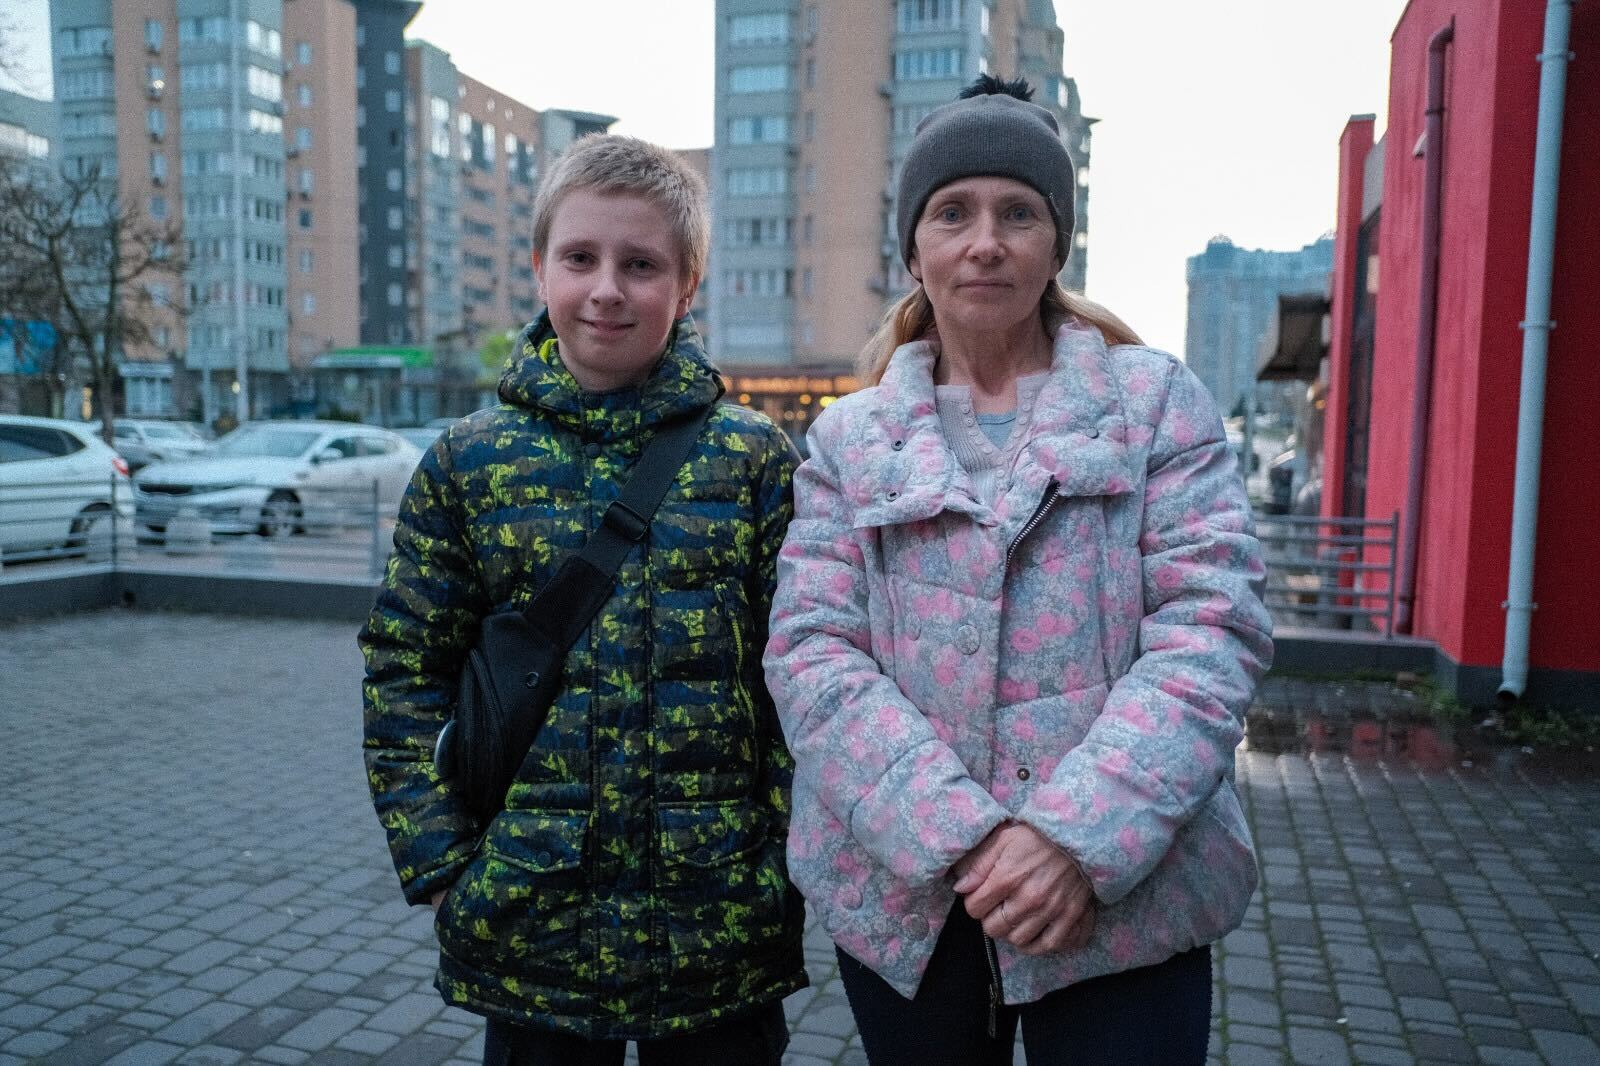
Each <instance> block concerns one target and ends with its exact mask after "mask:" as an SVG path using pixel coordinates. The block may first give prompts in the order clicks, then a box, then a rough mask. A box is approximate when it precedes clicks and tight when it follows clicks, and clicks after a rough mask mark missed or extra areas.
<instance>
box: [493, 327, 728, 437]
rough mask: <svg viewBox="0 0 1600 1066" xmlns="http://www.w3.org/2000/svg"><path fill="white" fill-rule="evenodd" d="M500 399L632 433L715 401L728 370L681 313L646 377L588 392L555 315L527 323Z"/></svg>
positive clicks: (591, 429)
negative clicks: (721, 369)
mask: <svg viewBox="0 0 1600 1066" xmlns="http://www.w3.org/2000/svg"><path fill="white" fill-rule="evenodd" d="M499 391H500V399H501V400H503V401H505V402H506V403H509V404H515V405H516V406H518V407H526V408H530V409H533V410H538V411H541V412H544V413H545V414H546V415H548V416H549V417H550V418H552V419H553V420H554V421H555V422H556V423H557V424H558V425H562V426H565V427H566V428H568V429H571V430H574V431H576V432H578V433H580V434H582V435H583V436H584V437H587V438H592V439H600V440H605V439H611V438H615V437H625V436H631V435H632V434H634V433H635V432H637V431H638V430H640V429H648V428H650V427H652V426H655V425H657V424H659V423H661V422H665V421H670V420H672V419H674V418H676V417H678V416H680V415H685V414H688V413H689V412H691V411H695V410H698V409H700V408H702V407H704V406H706V405H707V404H710V403H714V402H715V401H716V400H717V399H718V398H719V397H720V396H721V395H722V393H723V391H724V388H723V384H722V379H721V377H719V376H718V374H717V371H716V368H715V367H713V366H712V365H711V361H710V359H709V358H708V357H707V356H706V351H705V344H704V343H703V342H702V341H701V339H700V331H699V330H697V329H696V328H695V325H694V319H693V318H692V317H690V316H688V315H685V316H684V317H683V318H681V319H679V320H678V321H677V322H676V323H675V324H674V325H673V327H672V334H671V335H670V336H669V337H668V338H667V346H666V348H665V350H664V351H663V352H662V355H661V358H660V359H659V360H657V362H656V365H655V367H654V368H653V369H651V371H650V376H649V377H648V378H646V379H645V380H644V382H643V383H641V384H639V385H636V386H630V387H628V388H623V389H614V390H612V391H610V392H586V391H584V389H583V388H582V387H581V386H580V385H579V384H578V381H577V379H576V378H574V377H573V376H572V372H571V371H569V370H568V369H567V368H566V366H565V364H563V363H562V362H561V356H560V354H559V353H558V352H557V342H556V333H555V328H554V327H553V326H552V325H551V324H550V314H549V312H548V311H542V312H540V314H539V317H538V318H537V319H535V320H534V321H533V322H531V323H530V324H529V325H527V326H526V327H524V329H523V331H522V333H521V335H520V336H519V337H518V338H517V343H516V348H515V354H514V355H513V356H512V360H511V363H510V365H509V366H507V367H506V370H505V373H504V374H502V375H501V377H500V390H499Z"/></svg>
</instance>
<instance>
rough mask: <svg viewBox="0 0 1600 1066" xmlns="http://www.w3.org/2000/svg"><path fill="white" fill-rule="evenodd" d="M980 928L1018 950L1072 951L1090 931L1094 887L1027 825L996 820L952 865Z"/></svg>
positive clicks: (957, 886)
mask: <svg viewBox="0 0 1600 1066" xmlns="http://www.w3.org/2000/svg"><path fill="white" fill-rule="evenodd" d="M952 873H954V874H955V877H956V882H955V890H956V891H957V892H959V893H961V894H962V895H963V896H965V897H966V908H967V913H968V914H970V915H972V917H973V918H974V919H976V920H977V921H979V922H981V923H982V924H983V931H984V933H986V934H987V935H988V936H991V937H993V938H994V939H996V940H1004V941H1006V942H1007V943H1009V944H1010V945H1012V946H1013V947H1015V948H1016V949H1017V950H1018V951H1020V952H1022V953H1023V954H1024V955H1049V954H1054V953H1056V952H1062V951H1077V950H1079V949H1081V948H1082V947H1083V946H1084V945H1085V944H1087V943H1088V942H1089V937H1090V935H1091V934H1092V933H1093V932H1094V921H1095V918H1094V914H1095V911H1094V892H1093V890H1092V888H1091V887H1090V885H1089V881H1088V879H1087V878H1086V877H1084V875H1083V872H1082V871H1081V870H1079V869H1078V864H1077V863H1075V862H1073V861H1072V858H1071V857H1070V856H1069V855H1067V853H1066V852H1064V851H1062V850H1061V849H1060V848H1058V847H1056V846H1055V845H1054V844H1052V843H1051V842H1050V841H1049V840H1048V839H1047V838H1045V837H1044V836H1043V835H1041V834H1040V833H1039V832H1038V831H1037V830H1035V829H1034V828H1032V827H1031V826H1027V825H1023V824H1021V823H1020V822H1007V823H1005V824H1004V825H1001V826H998V827H996V828H995V829H994V831H993V832H991V833H990V834H989V835H988V836H987V837H985V838H984V840H983V843H981V844H979V845H978V846H977V847H976V848H973V849H972V851H970V852H968V853H967V854H966V855H965V856H964V857H963V858H962V859H961V860H960V861H959V862H957V863H956V864H955V866H954V867H953V868H952Z"/></svg>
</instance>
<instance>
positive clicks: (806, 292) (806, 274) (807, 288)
mask: <svg viewBox="0 0 1600 1066" xmlns="http://www.w3.org/2000/svg"><path fill="white" fill-rule="evenodd" d="M811 284H812V274H811V268H810V267H806V268H805V269H804V270H802V271H801V272H800V293H801V295H803V296H805V297H806V299H810V298H811Z"/></svg>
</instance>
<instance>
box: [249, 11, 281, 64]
mask: <svg viewBox="0 0 1600 1066" xmlns="http://www.w3.org/2000/svg"><path fill="white" fill-rule="evenodd" d="M244 43H245V44H246V45H248V46H249V47H250V48H252V49H254V50H255V51H257V52H260V53H262V54H263V55H269V56H271V57H272V58H274V59H277V58H279V57H280V56H282V55H283V35H282V34H281V33H279V32H278V31H277V30H274V29H271V28H269V27H267V26H263V25H262V24H261V23H259V22H257V21H256V20H255V19H250V20H249V21H247V22H246V23H245V24H244Z"/></svg>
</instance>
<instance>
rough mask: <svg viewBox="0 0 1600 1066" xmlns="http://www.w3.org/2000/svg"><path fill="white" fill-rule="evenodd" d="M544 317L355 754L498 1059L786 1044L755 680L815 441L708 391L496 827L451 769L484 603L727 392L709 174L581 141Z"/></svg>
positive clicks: (552, 565) (377, 686)
mask: <svg viewBox="0 0 1600 1066" xmlns="http://www.w3.org/2000/svg"><path fill="white" fill-rule="evenodd" d="M533 243H534V271H535V273H536V274H537V276H538V278H539V285H540V289H541V291H542V293H543V296H544V299H545V303H546V305H547V310H546V312H545V314H544V315H542V316H541V317H540V319H539V320H538V321H536V322H534V323H533V324H532V325H530V326H529V327H528V328H527V329H526V330H525V331H524V332H523V334H522V338H521V340H520V342H519V343H518V346H517V351H518V353H520V354H519V355H518V356H515V357H514V358H513V361H512V363H511V365H510V366H509V367H508V369H507V370H506V372H505V375H504V377H503V378H502V379H501V382H500V400H501V402H500V404H499V405H498V406H496V407H492V408H489V409H486V410H483V411H479V412H477V413H476V414H473V415H470V416H468V417H467V418H464V419H462V420H461V421H459V422H457V423H456V424H455V425H454V426H452V427H450V428H449V429H448V430H446V432H445V433H444V434H443V435H442V436H441V438H440V440H439V441H438V442H437V443H436V444H434V446H433V447H432V449H431V450H430V451H429V452H428V454H427V455H426V456H425V457H424V458H423V460H422V463H421V465H420V466H419V467H418V469H417V472H416V474H415V476H414V477H413V479H412V482H411V486H410V488H409V489H408V490H407V493H406V496H405V500H404V501H403V502H402V504H401V507H400V517H399V524H398V525H397V527H396V529H395V551H394V556H393V558H392V559H391V560H390V562H389V569H388V574H387V576H386V578H385V581H384V586H383V589H382V592H381V593H380V595H379V597H378V601H377V604H376V605H375V607H374V608H373V612H372V617H371V618H370V620H369V621H368V623H367V626H366V628H365V629H364V630H363V631H362V634H361V638H360V642H361V647H362V651H363V653H364V655H365V657H366V666H367V673H366V683H365V685H364V687H363V695H364V703H365V709H366V715H365V719H366V739H365V745H364V749H365V755H366V764H367V776H368V780H369V783H370V784H371V787H372V793H373V798H374V802H375V804H376V807H377V810H378V817H379V820H380V821H381V822H382V823H383V826H384V828H385V829H386V830H387V831H388V835H389V844H390V849H391V851H392V852H393V857H394V861H395V867H396V869H397V871H398V872H399V875H400V881H401V884H402V887H403V888H404V891H405V895H406V899H407V900H409V901H410V902H412V903H432V904H433V906H434V908H435V910H436V911H437V914H438V916H437V920H436V923H435V928H436V931H437V934H438V938H439V946H440V961H439V974H438V978H437V981H436V984H437V986H438V988H439V990H440V992H441V993H443V995H444V997H445V999H446V1000H447V1001H448V1002H450V1003H453V1004H456V1005H457V1006H461V1007H464V1008H466V1009H467V1010H470V1011H474V1012H477V1013H479V1014H484V1015H487V1016H488V1018H489V1027H488V1034H487V1037H486V1039H485V1047H484V1061H485V1063H486V1064H487V1063H497V1064H505V1063H526V1064H535V1063H537V1064H544V1063H620V1062H622V1059H623V1053H624V1050H625V1045H626V1041H627V1040H636V1041H638V1044H639V1052H640V1062H641V1063H642V1064H643V1066H650V1064H651V1063H671V1062H694V1063H705V1064H715V1063H724V1062H726V1063H729V1064H733V1063H738V1064H740V1066H749V1064H762V1063H772V1064H774V1066H775V1064H777V1063H778V1061H779V1058H780V1056H781V1054H782V1051H783V1047H784V1045H785V1044H786V1043H787V1041H788V1036H787V1030H786V1027H785V1024H784V1016H783V1010H782V1002H781V1001H782V999H783V997H784V996H786V995H787V994H789V993H790V992H792V991H794V990H795V989H797V988H800V987H802V986H803V985H804V984H805V983H806V978H805V970H804V963H803V958H802V954H801V947H800V935H801V924H802V920H803V911H802V907H801V904H800V901H799V896H798V894H797V893H795V891H794V890H793V888H792V887H790V885H789V883H788V878H787V876H786V868H785V865H784V839H785V835H786V830H787V824H788V809H789V808H788V804H789V795H788V788H789V777H790V768H791V765H792V764H791V762H790V759H789V755H788V752H787V749H786V748H785V747H784V743H783V737H782V734H781V732H780V731H779V729H778V726H777V719H776V717H775V715H774V713H773V709H772V704H771V701H770V699H769V697H768V695H767V692H766V688H765V686H764V684H763V682H762V679H761V661H760V660H761V648H762V647H763V646H764V645H765V642H766V622H767V613H768V608H769V605H770V602H771V597H772V592H773V587H774V583H775V580H776V561H777V555H778V548H779V546H780V545H781V543H782V540H783V534H784V530H785V527H786V525H787V523H788V520H789V516H790V514H791V509H792V499H791V479H792V476H793V473H794V466H795V459H794V454H793V449H792V448H791V447H790V445H789V443H788V440H787V438H786V437H784V436H783V434H782V432H781V431H780V430H779V429H778V428H777V427H776V426H775V425H774V424H773V423H772V422H771V421H770V420H768V419H767V418H765V417H763V416H761V415H759V414H756V413H755V412H753V411H750V410H747V409H745V408H743V407H739V406H736V405H733V404H729V403H723V402H720V401H718V403H717V406H716V409H715V411H714V413H713V414H712V415H711V418H710V421H709V422H708V423H707V424H706V426H705V428H704V429H702V430H701V432H700V436H699V438H698V439H697V441H696V443H695V446H694V448H693V450H692V451H691V453H690V458H689V460H688V462H687V463H686V464H685V465H684V466H683V467H682V468H681V469H680V470H679V472H678V475H677V478H676V481H675V482H674V484H673V486H672V487H671V489H670V490H669V491H668V493H667V496H666V499H665V500H664V502H663V503H662V505H661V507H660V509H659V510H658V511H657V512H656V514H655V517H654V519H653V521H652V522H651V524H650V527H649V533H648V535H647V536H646V537H645V539H644V541H643V542H642V543H641V544H640V546H639V547H637V548H635V549H634V550H633V551H632V552H631V554H630V555H629V557H628V558H627V559H626V560H625V561H624V563H623V565H622V567H621V569H620V570H619V571H618V573H617V577H616V580H615V582H614V584H613V588H612V593H611V598H610V599H609V601H608V602H607V603H606V605H605V606H604V607H602V608H601V610H600V612H599V614H597V615H596V616H595V618H594V621H593V623H592V624H591V625H590V626H589V628H588V630H587V631H586V632H585V633H584V635H583V636H582V637H580V638H579V639H578V641H577V643H576V644H575V645H574V646H573V648H572V650H571V652H570V653H569V654H568V656H567V659H566V666H565V672H564V674H563V679H564V680H563V683H564V686H565V687H564V688H563V690H562V691H561V692H560V694H559V695H558V696H557V697H556V699H555V701H554V703H553V704H552V706H551V708H550V712H549V716H548V718H547V719H546V720H545V723H544V725H543V727H542V729H541V730H540V732H539V733H538V735H537V737H536V738H535V739H534V742H533V746H532V748H531V749H530V751H529V752H528V756H527V758H526V759H525V760H524V761H523V763H522V766H521V769H520V770H519V772H518V774H517V777H516V780H515V781H514V783H513V784H512V786H511V788H510V790H509V792H508V793H507V795H506V807H505V810H503V811H501V812H500V813H499V814H498V815H497V816H495V818H494V819H493V821H492V822H490V823H489V824H488V825H478V824H475V823H474V822H473V820H472V819H471V817H470V816H469V815H468V814H467V813H466V808H465V807H464V806H463V803H462V800H461V797H460V795H458V794H456V793H455V791H454V790H453V788H452V786H451V785H450V784H449V783H448V782H446V781H443V780H441V779H440V777H439V775H438V773H437V771H436V769H435V767H434V764H433V761H432V748H433V743H434V738H435V736H436V735H437V734H438V732H439V730H440V728H441V727H442V726H443V725H444V723H445V721H446V720H447V719H448V717H449V715H450V710H451V705H452V702H453V700H454V695H455V689H456V679H457V675H458V673H459V671H460V669H461V664H462V662H463V660H464V658H465V656H466V653H467V650H468V649H469V648H470V647H471V645H472V643H473V641H474V640H475V639H476V637H477V633H478V623H479V620H480V619H481V618H482V617H483V616H484V615H486V614H488V613H490V612H493V611H500V610H506V609H518V610H521V609H524V608H526V607H527V606H528V604H529V603H530V602H531V601H532V599H533V597H534V596H535V594H536V593H537V592H538V590H539V589H540V587H541V586H542V585H543V584H544V583H545V582H546V581H547V580H548V579H549V578H550V577H551V575H553V574H554V573H555V571H556V569H557V568H558V567H559V566H560V564H561V562H562V560H563V559H565V558H566V557H567V556H569V555H571V554H573V553H575V552H577V551H578V550H579V549H580V548H581V547H582V546H583V543H584V541H585V539H586V538H587V537H588V535H589V533H590V531H591V530H593V529H594V528H595V527H596V526H597V524H598V523H599V521H600V518H601V515H602V514H603V513H604V511H605V509H606V507H607V505H608V504H609V503H610V502H611V501H612V500H614V499H615V498H616V497H617V495H618V492H619V486H620V484H621V483H622V482H623V481H624V480H625V478H626V476H627V474H628V471H629V469H630V467H631V466H632V464H633V462H634V461H635V460H636V459H637V458H638V457H639V454H640V452H641V451H642V450H643V449H644V447H645V445H646V444H647V443H648V442H649V440H650V438H651V436H652V434H653V433H654V432H655V430H656V428H657V427H658V426H660V425H662V424H663V423H666V422H671V421H673V420H675V419H676V418H679V417H681V416H683V415H684V414H685V413H686V412H691V411H693V410H695V409H698V408H700V407H703V406H704V405H705V404H706V403H707V402H710V401H712V400H714V399H716V398H717V397H719V396H720V395H721V391H722V385H721V382H720V381H719V379H718V378H717V376H716V374H715V372H714V371H713V369H712V368H711V366H710V364H709V363H708V362H707V360H706V357H705V354H704V352H703V351H702V349H701V345H700V340H699V337H698V336H697V335H696V333H695V330H694V326H693V325H692V323H691V322H690V321H689V320H688V319H685V318H683V316H684V315H685V314H686V313H687V311H688V309H689V305H690V303H691V301H692V300H693V297H694V292H695V287H696V286H697V285H698V284H699V280H700V275H701V273H702V271H703V270H704V268H705V261H706V249H707V245H708V243H709V223H708V220H707V216H706V206H705V189H704V186H703V184H702V183H701V181H700V179H699V177H698V176H697V175H695V174H694V173H693V171H691V170H689V169H688V168H687V167H686V166H685V165H684V164H683V163H682V162H681V161H680V160H679V159H678V158H677V157H676V156H674V155H672V154H671V153H670V152H667V151H666V150H664V149H661V148H657V147H656V146H654V145H650V144H647V143H645V142H643V141H638V140H635V139H632V138H625V137H616V136H596V137H589V138H585V139H583V140H581V141H579V142H578V143H577V144H575V145H574V146H573V147H572V149H571V150H569V151H568V153H567V154H566V155H565V156H564V157H563V158H562V159H561V161H560V162H559V163H558V164H557V165H556V167H555V169H554V170H553V171H552V172H551V173H550V175H549V177H548V178H547V179H546V181H545V184H544V186H543V188H542V189H541V190H540V192H539V196H538V198H537V200H536V202H535V204H534V232H533Z"/></svg>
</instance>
